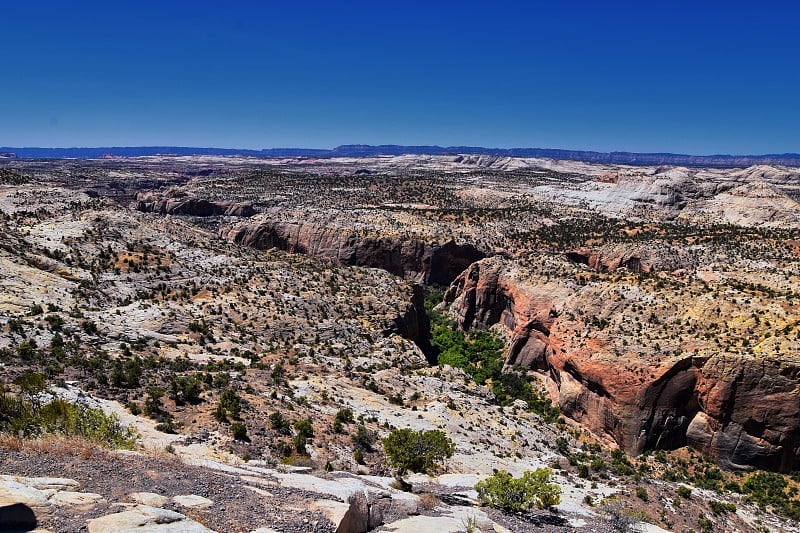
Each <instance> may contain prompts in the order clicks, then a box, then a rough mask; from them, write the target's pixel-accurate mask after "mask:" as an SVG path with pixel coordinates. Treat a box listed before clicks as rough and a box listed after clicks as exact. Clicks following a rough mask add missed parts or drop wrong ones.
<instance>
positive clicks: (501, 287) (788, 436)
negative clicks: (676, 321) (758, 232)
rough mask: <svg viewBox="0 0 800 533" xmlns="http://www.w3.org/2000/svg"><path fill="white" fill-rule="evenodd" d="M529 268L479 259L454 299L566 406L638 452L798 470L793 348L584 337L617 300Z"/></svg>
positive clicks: (599, 333)
mask: <svg viewBox="0 0 800 533" xmlns="http://www.w3.org/2000/svg"><path fill="white" fill-rule="evenodd" d="M551 261H552V262H555V263H556V266H558V260H557V259H551ZM535 267H536V268H537V269H539V270H540V271H541V270H544V269H546V268H547V267H546V266H545V267H542V266H541V265H536V266H535ZM561 267H562V268H570V264H569V263H567V262H563V265H561ZM524 268H531V267H530V266H528V267H520V266H519V265H515V264H512V263H511V262H508V261H506V260H504V259H503V258H499V257H495V258H490V259H485V260H483V261H479V262H477V263H475V264H473V265H471V266H470V267H469V268H468V269H467V270H465V271H464V272H463V273H462V274H460V275H459V276H458V277H457V278H456V279H455V280H454V282H453V283H452V284H451V286H450V288H449V289H448V291H447V292H446V294H445V302H446V303H449V304H451V310H452V312H454V313H455V315H456V317H457V321H458V322H459V324H460V325H461V326H462V327H463V328H465V329H469V328H472V327H481V328H485V327H488V326H491V325H494V324H498V323H499V324H501V325H502V327H503V329H504V330H505V331H506V332H507V333H508V335H509V337H510V339H511V342H510V348H509V351H508V354H507V364H515V365H521V366H524V367H526V368H531V369H534V370H537V371H539V372H541V373H542V374H543V375H544V376H546V380H547V383H548V388H549V390H550V392H551V395H552V397H553V399H554V401H556V402H557V404H558V405H559V407H560V408H561V410H562V412H563V413H564V414H565V415H567V416H569V417H571V418H573V419H575V420H577V421H579V422H581V423H582V424H584V425H585V426H587V427H588V428H589V429H591V430H592V431H594V432H595V433H598V434H601V435H606V436H609V437H611V438H613V439H614V440H615V441H616V442H617V443H618V445H619V446H620V447H621V448H623V449H624V450H626V451H627V452H629V453H633V454H638V453H641V452H643V451H645V450H648V449H657V448H664V449H670V448H676V447H680V446H684V445H687V444H688V445H691V446H693V447H695V448H697V449H698V450H701V451H702V452H704V453H705V454H706V455H708V456H711V457H713V458H715V459H716V460H717V461H718V462H719V463H720V464H722V465H724V466H727V467H744V466H756V467H759V468H766V469H773V470H780V471H791V470H795V469H797V468H798V467H800V386H799V385H800V360H798V358H797V356H796V355H795V356H786V357H784V358H774V357H764V358H756V357H753V356H745V355H730V354H722V353H720V354H717V355H712V356H711V357H699V356H694V355H693V354H692V353H690V352H685V353H678V351H676V352H670V353H660V352H657V353H642V352H641V351H639V352H637V351H635V350H633V349H632V347H626V346H625V345H624V344H623V343H621V342H620V341H619V339H618V338H617V337H616V336H615V335H614V333H613V332H608V333H606V331H608V330H607V329H606V330H602V329H600V328H596V331H595V330H592V331H594V332H593V333H592V334H591V335H589V334H587V331H589V330H591V328H589V327H588V326H587V324H588V320H587V319H586V317H588V316H590V315H591V316H595V313H594V312H595V311H597V314H598V315H600V314H602V313H601V308H602V307H603V306H606V307H608V306H610V305H616V304H613V301H609V300H612V299H611V298H607V299H606V301H602V302H601V301H597V300H599V299H600V298H598V294H601V293H599V292H597V291H598V289H596V288H588V287H584V286H582V285H581V284H579V283H574V282H565V281H564V280H565V279H568V278H569V276H563V277H561V278H560V279H553V280H552V281H550V279H552V278H550V277H549V276H547V277H545V276H540V277H538V278H537V279H536V280H534V281H531V280H530V279H526V278H525V276H524V275H523V274H521V273H520V269H524ZM573 268H578V267H574V266H573ZM592 291H595V292H592ZM602 294H604V293H602ZM608 295H609V296H610V295H611V291H609V293H608ZM591 306H596V309H594V310H593V309H592V308H591ZM612 311H613V309H612ZM579 315H580V316H579ZM581 316H582V317H583V318H581Z"/></svg>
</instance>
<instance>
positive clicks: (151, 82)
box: [0, 0, 800, 154]
mask: <svg viewBox="0 0 800 533" xmlns="http://www.w3.org/2000/svg"><path fill="white" fill-rule="evenodd" d="M796 5H797V4H796V3H794V2H788V1H787V2H780V3H779V2H769V1H766V2H765V1H762V2H748V3H737V2H722V1H706V2H702V1H694V2H688V1H687V2H683V1H670V2H613V1H609V2H598V1H587V2H566V1H565V2H523V1H520V2H509V1H503V0H499V1H493V2H471V1H462V2H415V1H403V2H388V1H387V2H383V1H378V0H373V1H370V2H334V1H328V2H319V3H317V2H301V1H297V2H289V1H283V2H268V1H264V2H244V1H242V2H236V1H228V2H222V1H220V2H203V1H193V2H189V1H186V2H178V1H173V2H168V1H161V2H149V1H136V2H133V1H131V2H122V1H120V2H99V1H98V2H80V1H74V2H67V1H61V2H36V1H35V0H29V1H26V2H22V1H19V2H8V3H4V4H3V7H2V19H3V22H2V27H1V28H0V49H2V50H3V52H4V53H3V55H2V57H3V67H2V70H1V71H0V146H120V145H128V146H139V145H180V146H217V147H235V148H269V147H287V146H292V147H319V148H328V147H333V146H336V145H339V144H349V143H365V144H385V143H393V144H439V145H479V146H487V147H542V148H573V149H590V150H603V151H607V150H630V151H670V152H683V153H694V154H712V153H739V154H742V153H748V154H762V153H783V152H800V102H798V95H800V83H798V82H799V81H800V68H799V67H800V40H798V34H797V23H798V20H800V17H798V16H799V15H800V7H795V6H796Z"/></svg>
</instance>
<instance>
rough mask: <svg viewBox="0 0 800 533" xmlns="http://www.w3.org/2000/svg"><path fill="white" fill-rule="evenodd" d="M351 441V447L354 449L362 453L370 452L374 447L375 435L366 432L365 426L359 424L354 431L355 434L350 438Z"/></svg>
mask: <svg viewBox="0 0 800 533" xmlns="http://www.w3.org/2000/svg"><path fill="white" fill-rule="evenodd" d="M350 438H351V439H352V440H353V446H355V447H356V449H358V450H361V451H364V452H371V451H372V446H374V445H375V438H376V437H375V433H374V432H372V431H370V430H368V429H367V426H365V425H364V424H359V425H358V429H356V434H355V435H353V436H352V437H350Z"/></svg>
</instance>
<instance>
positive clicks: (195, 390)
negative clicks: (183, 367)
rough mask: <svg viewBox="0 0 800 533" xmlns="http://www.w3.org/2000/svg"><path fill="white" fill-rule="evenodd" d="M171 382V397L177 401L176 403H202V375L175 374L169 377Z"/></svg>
mask: <svg viewBox="0 0 800 533" xmlns="http://www.w3.org/2000/svg"><path fill="white" fill-rule="evenodd" d="M169 384H170V398H172V399H173V400H174V401H175V405H184V404H187V403H190V404H193V405H194V404H198V403H200V393H201V392H203V381H202V380H201V379H200V377H198V376H178V375H174V374H173V375H172V376H170V378H169Z"/></svg>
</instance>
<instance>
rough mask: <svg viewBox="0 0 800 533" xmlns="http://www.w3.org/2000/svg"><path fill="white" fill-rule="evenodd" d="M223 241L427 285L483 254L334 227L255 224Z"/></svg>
mask: <svg viewBox="0 0 800 533" xmlns="http://www.w3.org/2000/svg"><path fill="white" fill-rule="evenodd" d="M222 235H223V237H224V238H226V239H228V240H230V241H233V242H236V243H239V244H243V245H245V246H250V247H252V248H257V249H262V250H263V249H267V248H277V249H279V250H283V251H286V252H290V253H301V254H308V255H311V256H314V257H319V258H323V259H331V260H334V261H336V262H339V263H342V264H345V265H353V266H366V267H374V268H381V269H383V270H386V271H388V272H391V273H392V274H395V275H398V276H402V277H404V278H406V279H409V280H412V281H416V282H421V283H426V284H440V285H447V284H449V283H450V282H451V281H452V280H453V279H454V278H455V277H456V276H457V275H458V274H459V273H460V272H461V271H463V270H464V269H465V268H466V267H467V266H468V265H470V264H471V263H473V262H474V261H477V260H479V259H482V258H483V257H485V254H484V253H483V252H481V251H480V250H478V249H476V248H475V247H473V246H472V245H469V244H457V243H456V242H454V241H452V240H451V241H447V242H428V241H424V240H422V239H414V238H412V239H403V238H400V237H393V236H392V237H383V236H378V235H368V234H364V233H361V232H359V231H357V230H354V229H352V228H347V227H342V226H339V225H336V224H331V225H322V224H319V223H315V222H314V223H312V222H304V221H300V220H286V221H279V220H260V221H255V222H253V223H247V224H241V225H238V226H235V227H232V228H226V229H223V232H222Z"/></svg>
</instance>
